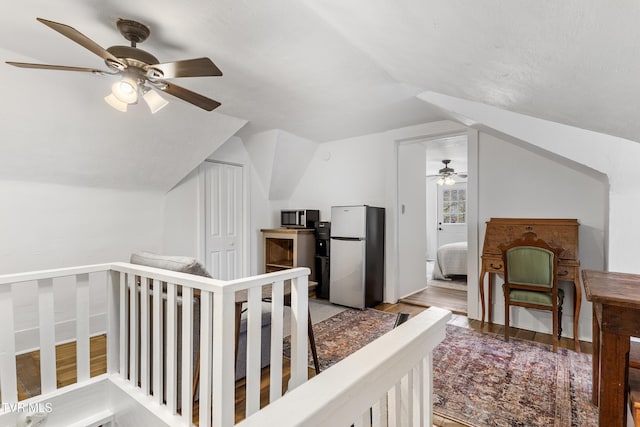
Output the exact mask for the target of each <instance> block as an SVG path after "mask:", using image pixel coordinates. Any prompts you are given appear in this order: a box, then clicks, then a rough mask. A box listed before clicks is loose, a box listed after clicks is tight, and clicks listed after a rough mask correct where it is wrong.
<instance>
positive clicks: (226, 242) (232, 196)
mask: <svg viewBox="0 0 640 427" xmlns="http://www.w3.org/2000/svg"><path fill="white" fill-rule="evenodd" d="M203 168H204V173H205V234H206V239H205V251H206V264H207V270H208V271H209V273H211V275H212V276H213V277H214V278H216V279H221V280H231V279H236V278H239V277H241V276H242V270H243V268H242V254H243V248H242V243H243V236H242V229H243V227H242V214H243V207H242V203H243V200H244V197H243V183H242V167H241V166H236V165H229V164H223V163H212V162H205V163H204V165H203Z"/></svg>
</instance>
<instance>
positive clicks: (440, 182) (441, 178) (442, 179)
mask: <svg viewBox="0 0 640 427" xmlns="http://www.w3.org/2000/svg"><path fill="white" fill-rule="evenodd" d="M436 183H437V184H438V185H444V177H443V176H441V177H440V178H438V180H437V181H436Z"/></svg>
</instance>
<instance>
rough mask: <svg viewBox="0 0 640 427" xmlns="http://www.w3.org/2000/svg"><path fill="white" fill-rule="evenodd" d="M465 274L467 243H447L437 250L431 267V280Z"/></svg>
mask: <svg viewBox="0 0 640 427" xmlns="http://www.w3.org/2000/svg"><path fill="white" fill-rule="evenodd" d="M466 274H467V242H456V243H447V244H446V245H442V246H440V247H439V248H438V252H437V254H436V262H435V265H434V266H433V275H432V278H433V279H439V280H443V279H444V280H446V279H447V278H448V277H447V276H453V275H465V276H466Z"/></svg>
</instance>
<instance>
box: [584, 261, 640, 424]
mask: <svg viewBox="0 0 640 427" xmlns="http://www.w3.org/2000/svg"><path fill="white" fill-rule="evenodd" d="M582 281H583V283H584V289H585V292H586V294H587V300H588V301H591V302H592V303H593V397H592V399H593V403H594V404H595V405H598V406H599V407H600V415H599V425H601V426H611V427H625V426H626V425H627V381H628V372H629V371H628V368H629V366H628V365H629V347H630V345H629V341H630V340H629V339H630V337H632V336H635V337H638V336H640V321H639V319H640V275H636V274H625V273H607V272H604V271H595V270H584V271H583V272H582Z"/></svg>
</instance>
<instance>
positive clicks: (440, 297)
mask: <svg viewBox="0 0 640 427" xmlns="http://www.w3.org/2000/svg"><path fill="white" fill-rule="evenodd" d="M400 302H403V303H406V304H413V305H419V306H422V307H442V308H445V309H447V310H451V312H452V313H455V314H461V315H465V316H466V315H467V291H460V290H457V289H446V288H439V287H435V286H429V287H428V288H426V289H424V290H422V291H420V292H416V293H415V294H412V295H409V296H408V297H406V298H402V299H401V300H400Z"/></svg>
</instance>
